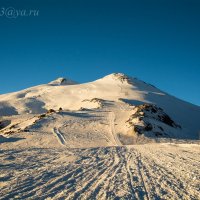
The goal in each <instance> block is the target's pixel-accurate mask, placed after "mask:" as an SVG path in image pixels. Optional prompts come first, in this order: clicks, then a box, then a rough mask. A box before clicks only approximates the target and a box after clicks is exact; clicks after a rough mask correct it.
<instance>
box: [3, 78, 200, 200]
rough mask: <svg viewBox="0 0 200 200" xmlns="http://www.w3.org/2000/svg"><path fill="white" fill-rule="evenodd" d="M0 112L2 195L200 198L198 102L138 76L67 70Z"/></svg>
mask: <svg viewBox="0 0 200 200" xmlns="http://www.w3.org/2000/svg"><path fill="white" fill-rule="evenodd" d="M59 108H60V109H59ZM0 115H1V117H0V200H7V199H33V200H38V199H53V200H61V199H69V200H76V199H81V200H82V199H83V200H89V199H101V200H107V199H137V200H141V199H144V200H150V199H152V200H157V199H169V200H171V199H176V200H179V199H188V200H199V199H200V198H199V197H200V190H199V188H200V181H199V180H200V157H199V154H200V144H199V140H194V139H197V138H198V131H199V130H200V125H199V124H200V123H199V119H200V110H199V107H198V106H195V105H192V104H190V103H187V102H184V101H181V100H179V99H177V98H175V97H173V96H170V95H168V94H166V93H164V92H162V91H160V90H158V89H157V88H155V87H153V86H151V85H148V84H146V83H144V82H142V81H140V80H137V79H134V78H130V77H127V76H125V75H123V74H111V75H108V76H106V77H104V78H102V79H99V80H97V81H94V82H90V83H85V84H75V83H74V82H73V83H72V82H71V81H68V80H65V79H63V78H60V79H57V80H55V81H53V82H50V83H48V84H44V85H39V86H36V87H32V88H28V89H25V90H22V91H19V92H15V93H10V94H5V95H0ZM189 139H190V140H189ZM147 143H148V144H147ZM133 144H134V145H133Z"/></svg>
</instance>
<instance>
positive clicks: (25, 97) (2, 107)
mask: <svg viewBox="0 0 200 200" xmlns="http://www.w3.org/2000/svg"><path fill="white" fill-rule="evenodd" d="M68 83H69V84H68ZM95 99H96V100H95ZM109 102H112V103H111V104H113V106H110V104H109ZM119 104H120V105H122V107H126V106H129V109H128V111H127V112H124V113H126V114H124V113H123V112H120V109H118V108H119V107H118V106H119ZM143 104H154V105H156V106H157V107H160V108H161V109H163V110H164V112H165V113H166V114H167V115H169V116H170V118H171V119H172V120H174V122H175V123H177V124H178V125H180V127H181V130H176V131H175V132H176V133H174V135H175V136H177V135H179V136H180V135H181V137H184V138H190V139H193V138H194V139H197V138H198V136H199V135H198V134H199V131H200V123H199V122H200V121H199V119H200V107H198V106H195V105H192V104H190V103H188V102H185V101H182V100H180V99H177V98H176V97H173V96H171V95H169V94H167V93H165V92H163V91H161V90H159V89H157V88H155V87H154V86H152V85H149V84H146V83H144V82H143V81H140V80H138V79H135V78H131V77H128V76H126V75H124V74H120V73H117V74H111V75H108V76H105V77H103V78H101V79H99V80H96V81H93V82H89V83H84V84H75V82H73V81H66V80H65V79H62V78H61V79H57V80H56V81H53V82H50V83H49V84H44V85H39V86H35V87H32V88H28V89H25V90H22V91H19V92H14V93H9V94H4V95H0V115H1V116H5V115H16V114H27V113H28V114H41V113H44V112H46V111H47V110H49V109H55V110H57V109H59V108H60V107H61V108H62V109H63V110H74V111H75V110H80V109H83V108H85V109H100V108H101V107H102V106H103V107H104V108H105V107H107V108H109V109H111V110H112V109H114V111H115V115H116V118H117V119H116V120H118V121H119V123H120V118H121V116H123V117H122V118H123V122H125V121H126V120H128V119H129V117H130V116H131V114H133V109H134V106H139V105H143ZM121 110H122V109H121ZM125 111H126V109H125ZM125 119H126V120H125ZM123 126H125V123H124V124H123ZM125 129H126V130H125V131H128V129H127V128H125ZM174 130H175V129H174ZM121 131H122V132H124V130H121ZM172 132H173V131H172ZM172 135H173V134H172Z"/></svg>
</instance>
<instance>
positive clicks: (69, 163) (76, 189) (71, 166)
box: [0, 144, 200, 200]
mask: <svg viewBox="0 0 200 200" xmlns="http://www.w3.org/2000/svg"><path fill="white" fill-rule="evenodd" d="M199 153H200V146H199V145H195V144H144V145H135V146H120V147H98V148H86V149H68V148H26V149H9V150H8V149H4V150H1V157H0V159H1V167H0V181H1V182H0V184H1V191H0V193H1V195H0V199H177V200H179V199H199V197H200V191H199V188H200V182H199V180H200V172H199V165H200V164H199V163H200V157H199Z"/></svg>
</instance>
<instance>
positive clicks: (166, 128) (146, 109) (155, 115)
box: [127, 104, 181, 137]
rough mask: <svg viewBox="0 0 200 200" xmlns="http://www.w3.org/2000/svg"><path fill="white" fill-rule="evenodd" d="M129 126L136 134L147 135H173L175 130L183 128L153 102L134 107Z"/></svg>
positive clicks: (128, 121)
mask: <svg viewBox="0 0 200 200" xmlns="http://www.w3.org/2000/svg"><path fill="white" fill-rule="evenodd" d="M127 123H128V124H129V127H131V128H133V131H134V132H135V133H136V134H139V135H141V134H144V135H146V136H157V137H158V136H168V137H170V136H171V133H172V134H173V131H176V130H177V129H181V126H180V125H178V124H177V123H175V122H174V121H173V120H172V119H171V118H170V116H169V115H167V114H166V113H165V112H164V110H163V109H162V108H160V107H158V106H156V105H153V104H143V105H139V106H135V107H134V114H132V115H131V116H130V118H129V119H128V120H127Z"/></svg>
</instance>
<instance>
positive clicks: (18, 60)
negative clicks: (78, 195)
mask: <svg viewBox="0 0 200 200" xmlns="http://www.w3.org/2000/svg"><path fill="white" fill-rule="evenodd" d="M0 3H1V4H0V8H1V9H2V8H8V7H10V6H11V7H13V8H15V9H16V10H22V9H26V10H33V9H38V10H39V16H37V17H34V16H29V17H21V16H19V17H17V18H15V19H9V18H7V17H6V16H5V15H4V16H0V69H1V79H0V80H1V81H0V94H2V93H7V92H12V91H17V90H20V89H23V88H27V87H30V86H33V85H38V84H41V83H47V82H49V81H51V80H53V79H56V78H57V77H68V78H71V79H73V80H76V81H78V82H81V83H82V82H88V81H92V80H95V79H97V78H100V77H102V76H105V75H107V74H110V73H113V72H123V73H125V74H128V75H130V76H133V77H137V78H139V79H141V80H143V81H145V82H149V83H151V84H153V85H155V86H157V87H158V88H160V89H162V90H164V91H166V92H168V93H170V94H172V95H174V96H177V97H179V98H181V99H184V100H186V101H189V102H191V103H194V104H197V105H200V92H198V91H199V86H200V77H199V76H200V12H199V10H200V1H198V0H187V1H186V0H151V1H149V0H148V1H145V0H140V1H139V0H138V1H134V0H129V1H127V0H123V1H122V0H121V1H117V0H115V1H112V0H106V1H105V0H92V1H89V0H84V1H77V0H66V1H64V0H63V1H60V0H48V1H44V0H43V1H42V0H40V1H39V0H29V1H27V0H26V1H25V0H24V1H22V0H18V1H15V2H14V1H11V0H1V2H0ZM1 11H2V10H1Z"/></svg>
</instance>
